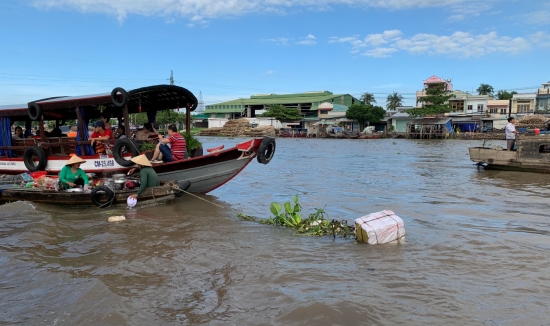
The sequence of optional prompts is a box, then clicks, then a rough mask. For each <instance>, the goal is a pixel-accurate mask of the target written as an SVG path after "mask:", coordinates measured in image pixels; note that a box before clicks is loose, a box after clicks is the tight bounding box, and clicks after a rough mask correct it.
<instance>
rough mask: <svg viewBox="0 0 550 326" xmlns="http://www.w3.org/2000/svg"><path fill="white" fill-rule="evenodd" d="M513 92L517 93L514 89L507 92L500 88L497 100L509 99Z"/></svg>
mask: <svg viewBox="0 0 550 326" xmlns="http://www.w3.org/2000/svg"><path fill="white" fill-rule="evenodd" d="M514 94H517V92H516V91H512V92H511V93H508V92H507V91H505V90H500V91H498V93H497V99H498V100H510V99H512V97H513V96H514Z"/></svg>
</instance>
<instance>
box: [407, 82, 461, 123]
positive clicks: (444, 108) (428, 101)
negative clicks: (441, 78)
mask: <svg viewBox="0 0 550 326" xmlns="http://www.w3.org/2000/svg"><path fill="white" fill-rule="evenodd" d="M453 97H455V96H454V95H453V94H451V92H450V91H448V90H447V89H446V87H445V84H444V83H434V84H431V85H430V87H428V88H427V89H426V96H422V97H420V98H419V99H418V101H419V102H421V103H422V107H419V108H413V109H410V110H408V111H407V113H408V114H409V115H410V116H411V117H424V116H427V115H437V114H443V113H447V112H451V111H452V108H451V105H450V104H449V99H450V98H453Z"/></svg>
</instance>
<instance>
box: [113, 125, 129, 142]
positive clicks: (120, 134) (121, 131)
mask: <svg viewBox="0 0 550 326" xmlns="http://www.w3.org/2000/svg"><path fill="white" fill-rule="evenodd" d="M124 130H125V129H124V125H118V128H117V129H116V135H115V139H123V138H128V137H126V133H125V131H124Z"/></svg>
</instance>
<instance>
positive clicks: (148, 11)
mask: <svg viewBox="0 0 550 326" xmlns="http://www.w3.org/2000/svg"><path fill="white" fill-rule="evenodd" d="M30 1H31V3H32V4H33V5H34V6H35V7H36V8H39V9H69V10H78V11H81V12H85V13H86V12H91V13H102V14H107V15H112V16H115V17H117V18H118V20H119V21H120V22H123V21H124V20H125V19H126V18H127V17H128V15H141V16H161V17H192V16H195V15H196V16H201V17H204V18H205V19H212V18H217V17H227V16H239V15H244V14H248V13H258V12H262V13H264V12H270V13H285V12H287V11H289V10H290V9H292V8H296V7H297V8H311V9H315V10H326V9H328V8H330V7H331V6H338V5H348V6H354V7H357V6H359V7H365V8H368V7H374V8H384V9H390V10H395V9H407V8H418V7H450V8H451V9H452V8H455V9H456V8H461V7H463V6H465V5H466V4H475V3H478V2H477V1H474V0H293V1H289V0H229V1H220V0H30ZM488 1H491V0H488ZM455 9H452V10H455Z"/></svg>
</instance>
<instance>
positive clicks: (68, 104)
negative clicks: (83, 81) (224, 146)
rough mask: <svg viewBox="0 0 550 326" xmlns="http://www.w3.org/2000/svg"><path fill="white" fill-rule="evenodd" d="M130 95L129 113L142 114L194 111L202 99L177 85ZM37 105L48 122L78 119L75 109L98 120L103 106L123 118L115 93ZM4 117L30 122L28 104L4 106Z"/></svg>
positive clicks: (44, 101)
mask: <svg viewBox="0 0 550 326" xmlns="http://www.w3.org/2000/svg"><path fill="white" fill-rule="evenodd" d="M127 93H128V96H129V101H128V105H127V106H128V112H129V113H138V112H139V111H140V107H141V111H142V112H147V111H158V110H165V109H176V108H186V107H187V106H189V108H190V110H191V111H193V110H195V108H196V107H197V105H198V100H197V98H196V97H195V95H193V93H191V92H190V91H189V90H187V89H185V88H183V87H179V86H175V85H155V86H147V87H142V88H137V89H133V90H130V91H127ZM33 102H35V103H37V104H38V105H39V106H40V108H41V109H42V111H43V112H44V119H45V120H55V119H60V117H61V118H63V119H67V120H68V119H76V113H75V110H74V108H76V107H80V108H84V109H85V111H86V117H87V118H98V117H99V114H100V110H99V109H98V107H99V106H103V107H105V109H106V110H108V111H109V112H110V113H111V116H117V115H122V108H118V107H116V106H115V105H114V104H113V100H112V99H111V93H104V94H94V95H82V96H59V97H52V98H47V99H41V100H34V101H31V102H29V104H30V103H33ZM0 116H12V117H14V118H17V119H26V118H27V116H28V104H24V105H4V106H0Z"/></svg>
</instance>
